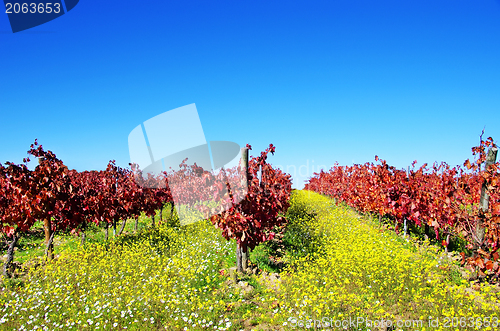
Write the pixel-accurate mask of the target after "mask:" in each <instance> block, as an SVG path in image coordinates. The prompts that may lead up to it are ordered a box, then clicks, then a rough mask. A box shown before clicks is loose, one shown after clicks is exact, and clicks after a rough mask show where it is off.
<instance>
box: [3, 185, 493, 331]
mask: <svg viewBox="0 0 500 331" xmlns="http://www.w3.org/2000/svg"><path fill="white" fill-rule="evenodd" d="M166 210H169V208H166V209H165V214H164V215H163V216H164V219H165V220H168V222H164V223H163V224H160V225H158V220H156V226H155V227H152V226H151V219H149V218H146V217H141V218H140V219H139V229H138V230H139V231H137V232H135V231H134V222H133V221H129V222H128V224H127V226H126V228H125V231H124V233H123V234H122V235H120V236H116V237H113V235H112V230H111V231H110V233H111V235H110V239H109V240H108V241H105V240H104V232H103V230H102V229H100V228H97V227H95V228H91V229H89V231H88V233H87V243H86V244H85V245H84V246H81V245H80V239H79V238H78V237H74V236H72V235H69V234H68V235H62V236H58V237H56V239H57V240H56V241H55V254H56V256H57V259H56V260H54V261H51V262H50V263H48V264H46V265H45V264H42V265H41V266H38V267H37V268H31V269H30V270H29V271H27V272H26V273H25V274H23V275H22V276H21V277H19V278H18V279H16V280H12V279H2V284H3V285H2V289H1V293H0V309H1V310H0V329H2V330H14V329H15V330H37V329H41V330H43V329H46V330H55V329H58V330H94V329H96V330H115V329H116V330H124V329H127V330H291V329H305V328H307V327H313V326H316V327H318V326H321V327H322V329H325V330H326V329H330V330H344V329H347V330H475V329H477V330H479V329H481V330H497V329H499V328H500V327H495V323H496V322H497V323H498V322H499V321H498V316H499V312H500V289H499V288H498V286H491V285H474V286H471V284H470V283H469V282H468V281H467V280H465V279H464V278H463V277H462V273H463V270H461V269H460V267H459V266H458V263H457V262H456V261H455V262H454V261H453V260H452V259H450V258H449V257H448V255H446V254H443V253H442V252H441V251H439V249H438V248H437V247H435V246H432V245H426V244H422V243H417V242H416V241H415V240H414V239H411V238H410V239H408V238H402V237H401V236H398V235H397V234H395V233H394V232H393V231H392V230H389V229H386V227H383V226H380V225H379V224H378V220H377V221H374V220H372V219H370V218H369V217H363V216H360V215H359V214H357V213H355V212H353V211H352V210H351V209H349V208H347V207H345V206H337V205H335V204H334V203H333V201H332V200H330V199H328V198H326V197H323V196H321V195H318V194H315V193H311V192H307V191H295V192H294V193H293V195H292V199H291V207H290V208H289V210H288V212H287V218H288V219H289V223H288V225H287V227H286V228H285V230H284V233H283V236H282V237H280V236H278V239H279V240H273V241H272V242H267V243H264V244H262V245H260V246H259V247H257V248H256V249H255V250H254V251H252V252H251V254H250V260H251V268H252V269H253V270H254V272H251V273H247V274H245V275H239V279H238V283H236V284H235V283H234V282H232V281H231V279H230V277H229V275H228V268H229V267H232V266H234V265H235V261H236V258H235V247H236V244H235V242H234V241H229V242H228V241H226V240H225V239H224V238H223V237H222V236H221V235H220V231H219V230H217V229H215V228H214V227H213V226H212V225H211V224H210V223H209V222H208V221H204V222H198V223H194V224H190V225H187V226H180V225H179V224H178V222H176V219H175V215H174V216H173V217H171V216H170V215H169V214H168V212H167V211H166ZM42 241H43V238H42V234H41V233H39V234H37V235H34V236H32V237H31V238H26V239H22V240H21V241H20V248H19V249H18V250H17V251H16V256H15V261H17V262H19V263H23V264H24V265H31V266H35V265H36V264H35V263H34V262H33V261H34V260H37V259H38V260H39V261H40V263H41V262H43V258H42V256H43V253H44V247H43V245H42ZM4 254H5V253H4ZM495 318H496V319H497V320H495ZM382 321H385V322H384V323H385V324H388V322H389V321H390V322H391V323H392V324H393V326H392V327H389V328H385V327H383V326H382V325H381V324H384V323H382ZM495 321H496V322H495ZM447 322H448V323H447ZM398 323H399V324H398ZM327 324H329V325H328V326H327ZM487 324H488V325H487ZM453 326H454V327H453ZM344 327H345V328H344Z"/></svg>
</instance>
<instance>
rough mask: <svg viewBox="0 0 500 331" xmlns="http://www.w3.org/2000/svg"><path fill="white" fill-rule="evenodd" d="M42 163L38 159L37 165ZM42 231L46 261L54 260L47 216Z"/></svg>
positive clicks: (50, 228) (50, 227) (40, 159)
mask: <svg viewBox="0 0 500 331" xmlns="http://www.w3.org/2000/svg"><path fill="white" fill-rule="evenodd" d="M43 161H44V158H43V157H40V158H38V165H39V166H42V162H43ZM43 230H44V232H45V256H46V257H47V259H48V260H52V259H53V258H54V245H53V243H52V241H53V239H54V236H53V234H52V224H51V222H50V217H49V216H47V217H46V218H45V219H44V220H43Z"/></svg>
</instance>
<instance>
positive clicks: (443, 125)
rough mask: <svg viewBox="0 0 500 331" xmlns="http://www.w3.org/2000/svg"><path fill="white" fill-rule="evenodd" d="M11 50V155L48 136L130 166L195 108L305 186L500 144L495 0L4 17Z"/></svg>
mask: <svg viewBox="0 0 500 331" xmlns="http://www.w3.org/2000/svg"><path fill="white" fill-rule="evenodd" d="M0 45H1V46H0V49H1V52H0V63H1V66H2V69H1V71H0V77H1V79H0V114H1V117H0V121H1V122H0V123H1V127H2V130H0V162H5V161H12V162H16V163H21V162H22V158H23V157H25V156H26V151H27V150H28V149H29V145H30V144H31V143H32V142H33V141H34V140H35V138H38V140H39V142H40V143H41V144H42V145H43V146H44V147H45V148H47V149H49V150H52V151H53V152H55V153H56V154H57V156H58V157H59V158H61V159H62V160H63V161H64V162H65V164H67V165H68V166H69V167H70V168H72V169H73V168H74V169H77V170H80V171H81V170H91V169H97V170H100V169H104V168H105V167H106V165H107V163H108V161H109V160H111V159H115V160H116V161H117V163H118V164H119V165H121V166H126V165H127V164H128V162H129V161H130V159H129V154H128V145H127V144H128V141H127V138H128V134H129V133H130V132H131V131H132V130H133V129H134V128H135V127H136V126H137V125H139V124H140V123H142V122H144V121H146V120H147V119H149V118H151V117H153V116H156V115H158V114H161V113H163V112H165V111H168V110H171V109H174V108H178V107H181V106H184V105H188V104H191V103H195V104H196V107H197V109H198V113H199V116H200V119H201V123H202V125H203V129H204V133H205V137H206V139H207V140H208V141H210V140H227V141H234V142H236V143H238V144H240V145H242V146H244V145H245V144H247V143H250V144H251V145H252V146H253V152H254V153H253V154H254V155H255V154H257V153H259V152H260V151H261V150H263V149H265V148H266V147H267V145H268V144H269V143H272V144H274V145H275V146H276V154H275V156H272V157H271V158H270V159H269V161H270V162H271V163H272V164H274V165H279V166H281V167H282V168H283V169H284V170H287V168H288V170H289V172H290V173H291V174H292V175H293V180H294V187H297V188H302V187H303V181H304V180H305V179H307V178H308V177H310V176H311V175H312V173H313V172H314V171H318V170H319V168H320V167H321V166H325V167H326V168H327V169H328V168H329V167H330V166H332V165H333V164H334V162H335V161H338V162H339V163H340V164H343V165H351V164H353V163H364V162H371V161H373V160H374V156H375V155H378V156H380V157H381V158H383V159H386V160H387V161H388V162H389V164H391V165H394V166H396V167H398V168H406V166H408V165H410V164H411V162H412V161H413V160H418V161H419V164H422V163H425V162H428V163H432V162H434V161H445V162H447V163H449V164H451V165H455V164H462V163H463V162H464V160H465V159H466V158H469V157H471V147H472V146H475V145H477V143H478V141H479V134H480V133H481V130H482V129H483V128H484V127H485V137H488V136H492V137H493V138H494V139H495V140H497V139H499V138H498V137H500V127H499V123H500V121H499V117H500V116H499V114H500V79H499V77H500V61H499V59H500V1H495V0H480V1H470V0H469V1H465V0H440V1H435V0H432V1H430V0H419V1H401V0H398V1H385V0H378V1H373V0H371V1H367V0H356V1H353V0H341V1H336V0H328V1H317V0H309V1H278V0H271V1H270V0H266V1H257V0H253V1H239V0H238V1H189V0H183V1H177V0H175V1H146V2H141V1H137V2H134V3H133V2H123V1H120V2H119V1H91V0H87V1H86V0H82V1H80V3H79V4H78V5H77V6H76V7H75V8H74V9H73V10H72V11H70V12H69V13H67V14H66V15H63V16H62V17H60V18H58V19H56V20H53V21H51V22H48V23H46V24H44V25H41V26H38V27H35V28H33V29H30V30H26V31H23V32H19V33H15V34H14V33H12V32H11V29H10V26H9V21H8V18H7V15H6V14H5V13H3V14H1V13H0ZM294 168H295V170H294ZM299 170H300V171H299Z"/></svg>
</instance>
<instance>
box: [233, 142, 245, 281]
mask: <svg viewBox="0 0 500 331" xmlns="http://www.w3.org/2000/svg"><path fill="white" fill-rule="evenodd" d="M241 168H242V171H243V177H242V178H241V186H242V187H248V148H247V147H243V148H242V149H241ZM247 267H248V250H247V245H246V244H245V243H243V242H241V243H238V244H237V246H236V268H237V271H238V272H243V271H245V270H246V269H247Z"/></svg>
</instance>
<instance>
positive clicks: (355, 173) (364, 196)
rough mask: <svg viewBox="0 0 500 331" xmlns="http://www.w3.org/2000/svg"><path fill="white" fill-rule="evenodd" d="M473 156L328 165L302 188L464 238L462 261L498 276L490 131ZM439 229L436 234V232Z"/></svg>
mask: <svg viewBox="0 0 500 331" xmlns="http://www.w3.org/2000/svg"><path fill="white" fill-rule="evenodd" d="M472 152H473V155H474V156H475V160H474V161H471V160H469V159H468V160H466V161H465V162H464V164H463V166H455V167H450V166H449V165H448V164H446V163H444V162H443V163H441V164H436V163H435V164H434V165H433V166H432V167H431V168H428V166H427V164H424V165H422V166H421V167H420V168H418V169H415V164H416V161H414V162H413V164H412V168H410V167H408V169H407V171H405V170H399V169H396V168H395V167H393V166H389V165H388V164H387V162H386V161H385V160H381V159H379V158H378V157H377V156H376V157H375V161H376V162H377V163H365V164H355V165H353V166H339V165H338V164H337V165H335V166H334V167H332V168H331V169H330V170H329V172H323V171H321V172H320V173H315V174H314V176H313V177H312V178H311V179H310V180H309V182H308V183H307V184H306V186H305V189H307V190H312V191H316V192H318V193H321V194H325V195H328V196H331V197H333V198H335V199H336V201H342V202H344V203H346V204H348V205H349V206H351V207H353V208H355V209H356V210H358V211H361V212H368V213H372V214H375V215H379V219H380V218H382V217H388V218H390V219H393V220H394V222H395V230H396V231H398V230H399V229H400V228H401V227H402V226H403V224H408V225H411V226H415V227H423V228H425V230H426V233H428V231H429V230H431V229H433V230H434V232H435V236H436V238H437V239H438V240H441V242H442V245H443V246H447V245H448V244H449V241H450V237H452V238H453V237H455V238H460V239H461V240H465V241H466V242H467V246H466V248H467V250H466V251H467V254H466V252H464V251H463V252H461V255H462V263H463V264H464V265H465V266H466V267H467V268H468V269H469V270H471V271H473V272H476V273H477V274H478V276H479V277H481V278H486V277H487V278H488V279H490V280H496V281H497V280H498V279H499V277H500V267H499V263H500V260H499V251H498V250H499V247H500V172H499V169H500V162H495V160H496V153H497V146H496V145H495V143H494V142H493V139H492V138H491V137H490V138H488V139H487V140H483V139H482V136H481V139H480V145H479V146H477V147H473V148H472ZM440 235H441V238H440Z"/></svg>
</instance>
